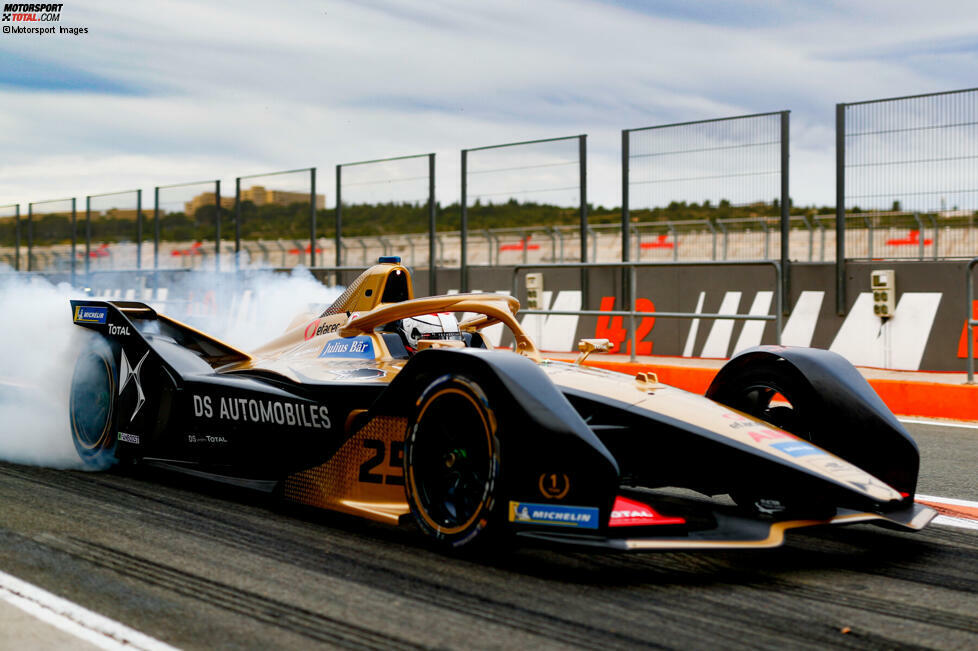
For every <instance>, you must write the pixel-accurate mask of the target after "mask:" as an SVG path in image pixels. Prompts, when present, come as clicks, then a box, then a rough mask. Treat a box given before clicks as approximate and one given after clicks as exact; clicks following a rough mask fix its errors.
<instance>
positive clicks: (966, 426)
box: [897, 418, 978, 429]
mask: <svg viewBox="0 0 978 651" xmlns="http://www.w3.org/2000/svg"><path fill="white" fill-rule="evenodd" d="M897 420H898V421H900V422H901V423H909V424H911V425H933V426H934V427H960V428H962V429H978V425H975V424H973V423H948V422H945V421H942V420H917V419H915V418H897Z"/></svg>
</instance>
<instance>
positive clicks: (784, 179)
mask: <svg viewBox="0 0 978 651" xmlns="http://www.w3.org/2000/svg"><path fill="white" fill-rule="evenodd" d="M790 116H791V111H782V112H781V293H782V294H784V295H785V296H789V295H790V293H791V273H790V272H791V191H790V185H789V183H788V181H789V171H790V160H789V158H788V157H789V152H790V147H789V145H790V141H791V129H790V123H789V119H790Z"/></svg>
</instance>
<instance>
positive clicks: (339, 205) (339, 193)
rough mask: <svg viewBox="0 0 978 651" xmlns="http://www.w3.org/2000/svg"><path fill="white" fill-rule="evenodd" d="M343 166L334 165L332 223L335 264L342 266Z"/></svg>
mask: <svg viewBox="0 0 978 651" xmlns="http://www.w3.org/2000/svg"><path fill="white" fill-rule="evenodd" d="M342 170H343V166H342V165H337V166H336V212H335V213H334V217H335V220H334V224H333V228H334V229H335V230H336V233H335V234H334V238H335V239H336V266H337V267H342V266H343V249H342V241H341V240H342V237H343V236H342V233H343V190H342V176H343V172H342Z"/></svg>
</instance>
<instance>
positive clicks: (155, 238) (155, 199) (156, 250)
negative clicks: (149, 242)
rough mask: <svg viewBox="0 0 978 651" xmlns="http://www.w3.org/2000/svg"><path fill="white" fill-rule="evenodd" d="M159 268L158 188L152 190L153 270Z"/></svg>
mask: <svg viewBox="0 0 978 651" xmlns="http://www.w3.org/2000/svg"><path fill="white" fill-rule="evenodd" d="M159 268H160V188H159V186H156V188H155V189H154V190H153V269H159Z"/></svg>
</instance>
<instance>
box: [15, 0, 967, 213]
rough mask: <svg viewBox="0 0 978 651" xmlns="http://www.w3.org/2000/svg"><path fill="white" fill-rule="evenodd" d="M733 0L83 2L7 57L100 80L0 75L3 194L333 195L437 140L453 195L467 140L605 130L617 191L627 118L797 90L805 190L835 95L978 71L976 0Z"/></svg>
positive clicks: (727, 110) (686, 116)
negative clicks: (265, 191)
mask: <svg viewBox="0 0 978 651" xmlns="http://www.w3.org/2000/svg"><path fill="white" fill-rule="evenodd" d="M717 7H719V5H716V4H715V3H712V4H711V3H707V4H706V5H703V6H702V7H701V9H700V10H699V12H697V10H696V9H689V8H688V7H687V8H684V9H683V10H682V11H680V10H678V9H676V8H675V7H673V8H671V10H669V11H667V10H666V9H665V8H664V9H663V10H662V11H661V12H660V14H659V15H656V13H655V5H649V8H647V9H644V10H643V11H633V10H630V9H628V8H623V7H621V6H616V5H614V4H607V3H601V2H592V1H583V0H579V1H574V2H567V1H557V0H538V1H537V2H533V3H526V2H519V1H517V0H499V1H497V2H492V3H468V2H461V1H458V2H455V1H451V2H450V1H448V0H432V1H431V2H427V3H423V4H417V3H410V2H381V1H375V2H339V1H329V2H324V1H318V2H309V1H297V2H292V3H287V4H284V5H269V4H268V3H267V2H257V1H253V0H249V1H242V2H235V3H226V4H216V3H208V4H202V3H199V2H168V3H125V4H120V3H116V2H95V1H93V2H88V3H85V4H84V6H82V5H80V4H74V3H73V4H66V6H65V10H64V11H63V18H62V24H64V25H66V26H72V25H83V26H87V27H88V28H89V34H87V35H80V36H76V37H68V36H61V35H58V36H51V37H30V38H28V37H25V36H20V35H2V38H0V57H4V59H5V60H7V61H8V62H9V63H8V65H17V61H24V60H27V61H32V62H37V63H38V65H40V66H42V67H45V66H46V67H47V69H49V70H58V69H63V70H69V71H75V72H77V74H78V75H79V78H81V75H84V78H86V79H91V80H93V81H91V82H90V85H91V86H92V89H93V90H92V91H90V92H78V91H58V90H55V89H37V88H28V87H24V85H23V84H21V85H0V122H2V123H3V124H5V125H11V127H10V128H4V129H3V130H2V132H0V147H2V148H3V151H4V154H5V155H4V157H3V162H2V163H0V204H5V203H11V202H18V201H19V202H23V203H26V202H27V201H32V200H37V199H43V198H48V197H59V196H65V195H77V196H79V197H81V196H83V195H84V194H87V193H95V192H103V191H109V190H115V189H125V188H128V187H142V188H144V189H146V190H147V191H148V190H150V189H151V188H152V186H154V185H158V184H164V183H174V182H181V181H190V180H195V179H198V178H221V179H223V180H225V181H228V182H230V181H232V179H233V177H234V176H235V175H238V174H247V173H253V172H258V171H263V170H273V169H290V168H295V167H302V166H306V165H315V166H317V167H319V168H320V169H321V170H322V171H321V173H320V187H326V188H327V192H328V194H329V195H330V197H331V196H332V188H331V186H332V167H333V165H335V164H336V163H338V162H348V161H354V160H363V159H371V158H377V157H381V156H393V155H401V154H413V153H424V152H429V151H434V152H436V153H437V154H438V169H439V174H438V184H437V185H438V194H439V199H440V200H441V201H442V202H443V203H448V202H451V201H452V200H454V199H455V198H456V197H457V194H458V185H459V184H458V171H459V169H458V165H459V164H458V159H459V154H458V151H459V149H461V148H463V147H473V146H479V145H485V144H493V143H500V142H509V141H513V140H520V139H536V138H542V137H553V136H561V135H572V134H576V133H588V134H589V143H588V144H589V153H590V155H591V160H590V165H589V167H590V181H591V182H590V187H589V196H590V198H591V199H592V200H593V201H595V202H597V203H603V204H605V205H612V204H617V203H618V202H619V193H620V177H619V174H620V172H619V170H618V164H619V153H618V149H619V143H620V136H619V132H620V129H622V128H625V127H639V126H645V125H652V124H661V123H667V122H673V121H685V120H696V119H705V118H711V117H722V116H729V115H736V114H739V113H755V112H762V111H773V110H781V109H791V110H792V111H793V113H792V142H793V151H792V168H793V175H792V194H793V195H794V196H795V199H796V202H797V203H812V202H818V203H832V202H833V200H834V188H833V185H832V184H833V179H834V169H833V168H832V163H833V160H834V158H833V151H834V135H833V131H832V130H833V124H834V104H835V103H836V102H840V101H856V100H860V99H872V98H876V97H886V96H894V95H904V94H914V93H919V92H929V91H938V90H950V89H955V88H961V87H967V86H970V85H972V84H973V70H974V66H975V63H976V58H978V57H976V52H978V47H976V45H975V39H973V37H972V35H973V34H975V33H976V27H978V24H976V23H978V16H976V14H975V12H974V11H973V7H972V5H971V4H970V3H963V2H936V3H929V4H928V5H926V6H921V5H919V4H918V3H909V2H890V3H863V4H855V5H854V4H852V3H834V4H833V3H830V4H825V3H812V4H804V3H791V4H787V5H786V4H785V3H780V2H751V3H748V4H745V5H743V8H742V11H743V13H742V14H740V15H734V13H733V12H732V10H730V8H729V6H727V7H726V8H725V9H724V10H722V11H721V10H719V9H717ZM5 55H10V56H9V58H8V57H6V56H5ZM4 65H5V64H4V63H3V62H2V60H0V79H4V78H8V77H7V76H4V74H3V69H2V67H3V66H4ZM7 72H8V73H10V72H11V71H10V70H8V71H7ZM42 76H43V75H42ZM98 80H103V81H104V82H105V83H104V84H102V85H100V84H99V83H98ZM55 85H56V84H55ZM106 86H107V87H109V88H114V89H117V90H121V92H106V91H105V90H104V88H105V87H106ZM826 165H828V167H826ZM331 202H332V200H331V199H330V203H331Z"/></svg>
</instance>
